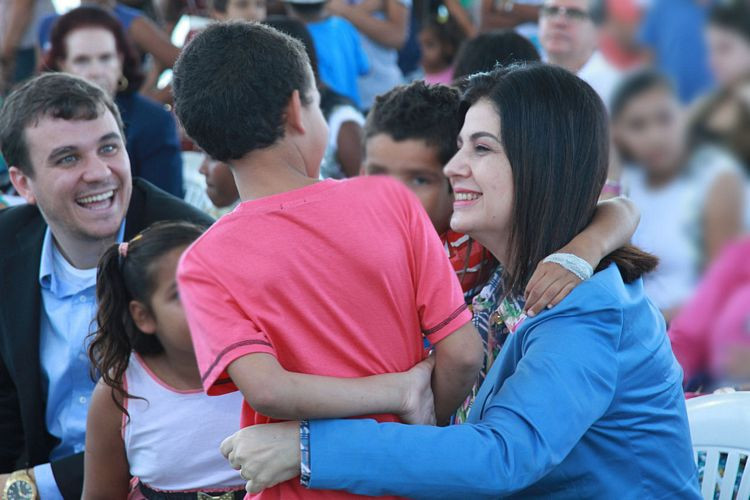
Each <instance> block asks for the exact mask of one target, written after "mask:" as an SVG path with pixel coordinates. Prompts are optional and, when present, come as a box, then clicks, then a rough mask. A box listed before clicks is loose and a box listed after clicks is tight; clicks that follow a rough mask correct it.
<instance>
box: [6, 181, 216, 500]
mask: <svg viewBox="0 0 750 500" xmlns="http://www.w3.org/2000/svg"><path fill="white" fill-rule="evenodd" d="M164 220H186V221H191V222H195V223H198V224H201V225H205V226H208V225H209V224H211V222H212V219H211V218H210V217H208V216H207V215H205V214H204V213H203V212H201V211H199V210H198V209H196V208H193V207H191V206H190V205H188V204H187V203H185V202H183V201H182V200H179V199H177V198H175V197H173V196H171V195H169V194H167V193H165V192H164V191H161V190H160V189H158V188H156V187H154V186H153V185H152V184H149V183H148V182H146V181H144V180H142V179H134V181H133V194H132V196H131V199H130V206H129V207H128V212H127V215H126V219H125V240H126V241H127V240H130V239H131V238H132V237H133V236H135V235H136V234H138V233H139V232H140V231H142V230H143V229H145V228H147V227H148V226H150V225H151V224H152V223H154V222H157V221H164ZM46 228H47V224H46V222H45V221H44V219H43V218H42V215H41V213H40V212H39V210H38V209H37V208H36V207H35V206H31V205H24V206H19V207H13V208H8V209H5V210H2V211H0V473H8V472H11V471H13V470H16V469H22V468H27V467H32V466H34V465H38V464H42V463H46V462H49V454H50V452H51V451H52V449H53V448H54V447H55V445H57V442H58V440H57V439H56V438H53V437H52V436H51V435H50V434H49V433H48V432H47V427H46V424H45V407H46V402H47V394H46V393H45V389H44V388H43V386H42V370H41V365H40V361H39V328H40V326H39V323H40V318H41V311H40V309H41V290H40V287H39V265H40V262H41V254H42V241H43V239H44V233H45V230H46ZM52 472H53V474H54V476H55V481H56V482H57V486H58V487H59V489H60V491H61V493H62V494H63V496H64V497H65V499H68V498H71V499H72V498H75V499H79V498H80V497H81V489H82V486H83V453H79V454H77V455H73V456H72V457H68V458H65V459H63V460H59V461H56V462H53V463H52Z"/></svg>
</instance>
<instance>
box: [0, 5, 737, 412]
mask: <svg viewBox="0 0 750 500" xmlns="http://www.w3.org/2000/svg"><path fill="white" fill-rule="evenodd" d="M220 21H252V22H258V23H264V24H266V25H268V26H271V27H274V28H276V29H277V30H279V31H281V32H283V33H286V34H288V35H289V36H291V37H293V38H295V39H297V40H299V41H300V42H301V43H302V44H303V46H304V48H305V50H306V53H307V55H308V57H309V60H310V62H311V66H312V70H313V73H314V79H315V84H316V86H317V89H318V91H319V93H320V104H319V107H320V110H321V112H322V115H323V117H324V118H325V121H326V122H327V124H328V136H327V139H326V141H325V142H326V149H325V153H324V154H323V160H322V163H321V166H320V177H321V178H322V179H328V178H332V179H345V178H351V177H357V176H362V175H389V176H392V177H395V178H397V179H399V180H401V181H402V182H403V183H404V184H406V185H407V186H408V187H409V189H411V190H412V191H414V193H415V194H416V195H417V197H418V198H419V199H420V201H422V204H423V205H424V207H425V209H426V211H427V214H428V215H429V216H430V219H431V221H432V223H433V225H434V226H435V229H436V230H437V232H438V233H439V234H440V235H441V238H442V241H443V243H444V244H445V246H446V251H447V252H448V254H449V257H450V258H451V260H452V262H453V263H454V268H455V270H456V271H457V273H458V274H459V278H461V284H462V288H463V291H464V292H466V293H467V294H469V295H471V294H472V293H473V294H476V292H477V291H478V289H480V288H481V287H479V288H477V287H478V285H480V284H484V283H486V281H487V279H488V274H487V269H483V268H482V265H483V263H486V261H487V260H488V259H487V258H486V255H484V253H483V252H484V250H483V249H482V247H481V246H479V245H477V246H476V247H474V248H472V246H471V244H469V246H468V248H467V247H466V246H465V245H464V243H465V242H464V241H463V240H462V238H463V235H460V234H457V233H456V234H453V233H452V232H451V230H450V228H449V226H448V221H449V219H450V214H451V213H452V210H453V209H452V203H453V201H454V195H453V193H452V191H451V190H450V188H449V187H447V181H446V178H445V176H444V174H443V171H442V168H443V167H444V166H445V165H446V164H447V163H448V162H449V160H450V158H451V157H452V156H453V154H454V153H455V152H456V149H455V141H454V139H453V138H452V137H455V135H456V133H457V131H458V128H460V124H457V125H451V126H448V125H445V122H446V118H445V116H447V114H446V113H448V114H450V113H455V112H456V110H455V109H453V108H451V109H450V110H447V111H446V109H447V108H446V106H447V107H450V106H451V104H450V102H452V101H451V99H454V100H455V101H456V102H455V106H456V107H457V106H458V104H457V98H456V97H455V96H454V95H453V94H450V93H452V92H455V90H452V89H463V88H464V87H465V86H466V85H467V81H468V79H469V77H470V76H471V75H475V74H477V73H483V72H489V71H491V70H493V69H494V68H496V67H498V66H502V67H509V66H512V65H523V64H524V63H533V62H543V63H546V64H549V65H554V66H558V67H561V68H564V69H566V70H568V71H569V72H571V73H573V74H576V75H577V76H578V77H580V78H581V79H582V80H584V81H585V82H587V83H588V84H589V85H590V86H591V87H592V88H593V89H594V90H595V91H596V93H597V94H598V95H599V97H600V98H601V100H602V101H603V102H604V105H605V106H606V109H607V112H608V116H609V136H610V145H611V146H610V161H609V170H608V174H607V180H606V182H605V184H604V188H603V190H602V193H601V199H602V200H606V199H610V198H617V199H619V200H621V199H624V198H626V199H629V200H630V203H632V205H633V206H634V207H635V208H636V209H637V211H638V212H639V214H640V222H639V223H638V225H637V229H635V232H634V234H633V235H632V240H631V241H632V243H633V245H635V246H637V247H638V248H640V249H643V250H645V251H646V252H649V253H651V254H653V255H655V256H656V257H657V258H658V260H659V263H658V265H657V267H656V268H655V269H654V270H653V271H651V272H648V273H647V274H645V276H644V287H645V291H646V294H647V296H648V297H649V299H650V300H651V302H652V303H653V304H654V305H655V306H656V307H657V308H658V309H659V311H660V312H661V313H662V315H663V317H664V321H665V322H666V325H667V329H668V335H669V338H670V340H671V343H672V349H673V351H674V353H675V356H676V358H677V360H678V361H679V363H680V365H681V366H682V369H683V371H684V389H685V391H686V392H689V393H708V392H713V391H714V390H716V389H719V388H723V387H732V388H734V389H735V390H745V389H748V390H750V258H749V257H750V237H748V236H746V234H747V233H748V230H750V1H747V0H518V1H514V0H324V1H320V0H153V1H151V0H119V1H118V0H94V1H91V2H87V3H84V4H82V5H81V6H77V7H74V6H71V5H68V6H65V7H64V8H63V7H61V6H56V5H55V4H54V3H53V2H52V1H51V0H0V106H2V100H3V98H4V97H5V96H7V95H8V94H9V93H10V92H11V91H12V90H13V89H15V88H18V86H19V85H21V84H22V83H23V82H25V81H27V80H29V79H30V78H33V77H35V76H36V75H39V74H45V73H55V72H61V73H67V74H71V75H75V76H78V77H81V78H83V79H85V80H87V81H89V82H91V83H95V84H97V85H98V86H99V87H100V88H101V89H102V90H104V91H105V92H106V93H107V94H108V95H109V96H110V97H111V98H112V99H113V100H114V103H115V104H116V106H117V109H118V110H119V113H120V115H121V117H122V121H123V123H124V131H125V135H126V147H127V153H128V156H129V158H130V169H131V173H132V176H133V177H134V178H136V177H138V178H141V179H144V180H146V181H148V182H149V183H151V184H153V185H154V186H156V187H157V188H159V189H160V190H162V191H165V192H166V193H169V194H171V195H173V196H175V197H177V198H180V199H182V200H184V201H185V202H187V203H188V204H189V205H191V206H192V207H193V208H195V209H197V211H200V212H202V213H203V214H205V215H206V216H207V217H210V218H211V219H218V218H220V217H222V216H224V215H226V214H228V213H230V212H232V211H233V210H235V209H236V207H237V206H238V205H239V203H240V198H241V193H240V192H239V191H238V187H237V184H236V183H235V175H234V174H233V169H232V167H231V166H230V165H229V164H228V163H227V162H226V161H221V160H219V159H217V158H213V157H212V156H211V155H210V154H209V153H207V152H205V151H203V150H202V149H201V148H200V147H199V146H198V145H197V144H196V143H194V142H193V140H191V138H190V137H189V136H188V134H187V133H186V132H185V130H184V129H183V126H181V125H179V124H178V120H177V119H176V116H175V113H174V111H173V109H172V108H173V105H174V97H173V80H174V78H173V77H174V74H173V71H172V70H173V66H174V65H175V63H176V61H177V60H178V57H179V56H180V53H181V50H182V49H183V47H185V46H187V45H188V44H190V41H191V40H192V39H193V38H194V37H195V36H196V34H197V33H200V32H201V31H202V30H204V29H206V27H208V26H210V25H212V24H214V23H217V22H220ZM227 78H228V81H227V82H226V83H227V85H231V83H232V82H231V75H229V76H228V77H227ZM277 78H279V79H284V78H285V75H277ZM421 82H424V84H427V85H429V86H430V87H426V86H425V85H424V84H423V83H421ZM267 85H268V86H269V87H273V86H274V85H275V82H274V81H273V80H272V79H269V81H268V82H267ZM405 85H408V87H405ZM432 86H441V87H440V89H445V90H444V92H447V93H449V94H445V95H442V96H441V95H440V94H439V92H438V91H435V90H434V88H433V87H432ZM404 89H410V90H404ZM428 89H433V90H432V91H431V92H433V95H428V94H429V92H430V91H429V90H428ZM401 92H406V94H401ZM410 99H423V101H414V100H410ZM446 103H448V104H446ZM441 113H442V114H441ZM419 120H421V124H420V125H419V126H418V127H420V128H422V129H423V130H420V131H415V130H413V129H412V128H410V127H411V125H410V123H416V122H418V121H419ZM428 121H432V122H433V123H440V124H441V126H444V127H447V130H448V131H447V132H445V131H438V132H434V134H433V132H431V131H429V130H428V129H429V125H430V124H429V123H427V122H428ZM448 121H449V120H448ZM503 126H504V127H513V124H512V123H511V124H503ZM424 130H428V132H424ZM430 130H431V129H430ZM530 133H532V134H540V135H543V134H554V133H555V130H554V129H545V130H534V131H531V132H530ZM578 133H579V134H587V133H589V131H588V130H587V129H586V124H581V128H580V129H579V130H578ZM425 134H433V135H434V136H433V137H428V136H427V135H425ZM440 134H443V135H442V136H441V135H440ZM425 144H426V145H427V146H429V147H426V146H425ZM12 166H13V165H7V164H6V162H4V161H3V160H2V157H1V156H0V210H2V208H5V207H11V206H16V205H23V204H26V203H28V202H33V200H31V199H30V197H29V195H28V193H26V192H24V191H23V190H19V189H18V183H17V182H11V177H12V176H11V172H10V171H9V167H12ZM16 175H19V174H16ZM628 206H629V205H628ZM0 213H2V212H1V211H0ZM3 238H4V241H3V242H2V243H0V245H6V244H10V243H9V239H6V238H5V237H3ZM452 238H453V239H452ZM186 245H187V243H185V244H184V245H183V246H186ZM490 260H491V259H490ZM175 266H176V264H175ZM173 267H174V266H173ZM594 267H595V266H594ZM173 273H174V270H173V271H172V274H173ZM1 286H4V287H7V284H5V285H1ZM6 293H12V292H11V290H8V289H7V288H4V289H3V292H2V294H3V296H4V295H5V294H6ZM0 300H3V299H0ZM467 300H468V301H470V298H467ZM527 305H528V302H527ZM131 313H132V311H131ZM495 354H496V353H495ZM0 404H2V403H0Z"/></svg>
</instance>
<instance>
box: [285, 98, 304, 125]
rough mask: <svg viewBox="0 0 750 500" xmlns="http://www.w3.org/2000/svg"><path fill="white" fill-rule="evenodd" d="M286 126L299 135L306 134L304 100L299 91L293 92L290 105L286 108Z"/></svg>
mask: <svg viewBox="0 0 750 500" xmlns="http://www.w3.org/2000/svg"><path fill="white" fill-rule="evenodd" d="M286 124H287V126H288V127H289V128H291V129H292V130H294V131H295V132H297V133H298V134H304V133H305V125H304V123H303V120H302V99H301V98H300V95H299V90H295V91H294V92H292V97H290V98H289V104H287V106H286Z"/></svg>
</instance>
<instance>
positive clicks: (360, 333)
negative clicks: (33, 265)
mask: <svg viewBox="0 0 750 500" xmlns="http://www.w3.org/2000/svg"><path fill="white" fill-rule="evenodd" d="M174 93H175V105H176V111H177V114H178V117H179V118H180V121H181V122H182V124H183V126H184V128H185V130H186V131H187V132H188V134H189V135H190V136H191V137H192V138H193V140H195V141H196V142H197V143H198V145H199V146H200V147H201V148H202V149H204V150H205V151H206V152H207V153H208V154H210V155H211V156H212V157H214V158H216V159H218V160H220V161H224V162H226V163H228V164H229V165H230V166H231V167H232V169H233V173H234V177H235V180H236V182H237V186H238V189H239V192H240V197H241V199H242V201H243V203H242V204H240V205H239V206H238V207H237V209H235V211H234V212H232V213H231V214H229V215H227V216H225V217H223V218H222V219H221V220H220V221H218V222H217V223H216V224H215V225H214V226H213V227H212V228H211V229H209V230H208V231H207V232H206V233H205V235H204V236H203V237H202V238H201V239H199V240H198V241H197V242H196V243H195V244H194V245H193V246H192V247H191V248H190V249H189V250H188V251H187V252H186V254H185V255H184V257H183V259H182V262H181V264H180V268H179V272H178V281H179V288H180V294H181V300H182V303H183V304H184V305H185V308H186V314H187V318H188V322H189V325H190V329H191V334H192V337H193V344H194V347H195V351H196V356H197V361H198V366H199V368H200V370H201V375H202V377H203V384H204V387H205V389H206V391H207V392H208V393H209V394H223V393H226V392H229V391H233V390H237V389H239V390H241V391H242V393H243V395H244V397H245V403H244V406H243V412H242V425H243V426H247V425H253V424H259V423H265V422H269V421H271V419H302V418H328V417H350V416H360V415H376V416H375V417H374V418H377V419H378V420H381V421H396V420H398V419H401V420H405V421H410V422H423V421H427V422H429V421H430V419H431V415H430V413H431V411H432V404H431V401H429V396H428V397H424V395H425V394H429V392H430V382H429V378H430V369H431V367H432V364H431V362H430V361H428V362H423V363H420V361H422V360H423V359H424V358H425V351H424V348H423V342H424V338H426V339H427V340H428V341H429V342H430V343H431V344H432V345H434V346H435V356H434V364H435V367H434V371H433V373H432V375H431V390H432V392H433V393H434V395H435V396H434V397H435V401H434V411H435V416H436V418H437V421H438V423H447V421H448V419H449V417H450V415H451V413H452V412H453V411H454V410H455V409H456V407H457V406H458V405H459V404H460V403H461V402H462V401H463V398H464V397H465V396H466V395H467V394H468V392H469V390H470V389H471V387H472V384H473V383H474V380H475V378H476V375H477V372H478V369H479V367H480V366H481V360H482V345H481V340H480V339H479V337H478V335H477V333H476V331H475V330H474V328H473V327H472V326H471V323H470V319H471V314H470V313H469V311H468V310H467V308H466V305H465V304H464V301H463V297H462V292H461V287H460V285H459V283H458V281H457V279H456V276H455V273H454V272H453V269H452V267H451V265H450V263H449V261H448V259H447V258H446V256H445V253H444V251H443V247H442V245H441V243H440V239H439V238H438V236H437V234H436V233H435V231H434V229H433V227H432V224H431V222H430V220H429V218H428V217H427V215H426V214H425V212H424V210H423V208H422V207H421V205H420V203H419V201H418V200H417V199H416V198H415V197H414V196H413V195H412V194H411V193H410V192H409V191H408V189H406V188H405V187H403V186H402V185H401V184H400V183H398V182H396V181H394V180H390V179H386V178H356V179H352V180H348V181H330V180H329V181H323V182H319V181H318V180H317V178H318V170H319V165H320V161H321V159H322V157H323V153H324V150H325V146H326V135H327V134H326V128H327V127H326V124H325V121H324V120H323V117H322V115H321V113H320V110H319V107H318V101H319V98H320V97H319V95H318V92H317V89H316V88H315V86H314V80H313V76H312V71H311V69H310V66H309V63H308V61H307V56H306V55H305V52H304V49H303V47H302V46H301V45H300V44H299V43H298V42H296V41H294V40H293V39H291V38H289V37H287V36H285V35H282V34H280V33H279V32H277V31H275V30H273V29H272V28H268V27H265V26H261V25H251V24H218V25H214V26H211V27H209V28H208V29H207V30H206V31H205V32H203V33H201V34H200V35H198V36H197V37H196V38H195V39H194V40H193V41H192V42H191V43H190V44H189V45H188V46H187V47H186V48H185V50H184V51H183V53H182V55H181V56H180V59H179V61H178V63H177V65H176V66H175V72H174ZM415 365H417V366H416V367H415ZM412 367H414V368H412ZM400 372H406V373H400ZM426 409H427V410H426ZM246 479H252V478H246ZM260 496H261V498H284V499H290V498H301V497H302V496H304V498H339V497H350V496H352V495H349V494H345V493H341V492H312V491H307V490H305V489H304V488H302V487H301V486H300V484H299V481H297V480H294V481H289V482H287V483H283V484H281V485H278V486H276V487H274V488H271V489H268V490H265V491H264V492H263V493H262V494H261V495H260Z"/></svg>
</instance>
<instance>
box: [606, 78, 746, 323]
mask: <svg viewBox="0 0 750 500" xmlns="http://www.w3.org/2000/svg"><path fill="white" fill-rule="evenodd" d="M610 111H611V116H612V123H613V127H612V131H613V137H614V142H615V144H616V146H617V148H618V150H619V153H620V156H621V157H622V159H623V160H624V162H625V166H626V168H625V169H624V170H623V175H622V179H623V184H624V186H625V189H626V190H627V192H628V195H629V197H630V199H631V200H633V201H634V202H635V204H636V206H638V208H639V209H640V211H641V223H640V225H639V226H638V229H637V230H636V232H635V235H634V236H633V244H634V245H637V246H638V247H640V248H642V249H644V250H645V251H647V252H650V253H652V254H654V255H656V256H657V257H659V266H658V267H657V268H656V270H655V271H653V272H651V273H649V274H647V275H645V276H644V278H643V284H644V287H645V290H646V293H647V295H648V296H649V298H650V299H651V300H652V302H653V303H654V304H655V305H656V306H657V307H658V308H659V309H660V310H661V311H662V313H663V314H664V316H665V317H666V318H667V320H670V319H671V318H672V317H673V316H674V314H675V313H676V312H677V311H678V310H679V308H680V307H681V306H682V304H683V303H684V302H685V301H686V300H687V299H688V298H689V297H690V296H691V295H692V293H693V291H694V289H695V286H696V285H697V283H698V280H699V278H700V275H701V273H702V270H703V269H704V268H705V266H707V265H708V264H709V263H710V262H711V261H712V260H713V259H714V257H716V255H718V253H719V252H720V251H721V249H722V248H723V246H724V245H725V244H726V243H727V242H728V241H730V240H732V239H734V238H735V237H737V236H738V235H739V234H740V233H741V230H742V225H743V213H744V212H743V207H744V202H743V197H744V193H743V190H744V186H745V184H744V179H743V177H742V169H741V167H740V166H739V164H738V163H737V161H736V160H735V159H734V158H733V157H732V156H731V155H729V154H728V153H727V152H726V151H725V150H723V149H721V148H720V147H717V146H714V145H710V144H707V143H704V144H697V145H694V146H691V145H689V144H688V141H687V137H686V136H687V134H686V126H685V115H684V113H685V111H684V109H683V108H682V105H681V104H680V101H679V99H678V96H677V94H676V92H675V89H674V86H673V84H672V82H671V80H669V79H668V78H667V77H666V76H664V75H663V74H661V73H659V72H656V71H654V70H642V71H639V72H637V73H634V74H632V75H630V76H629V77H628V78H626V79H625V81H623V82H622V83H621V85H620V86H619V88H617V89H616V91H615V93H614V96H613V98H612V103H611V109H610Z"/></svg>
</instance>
